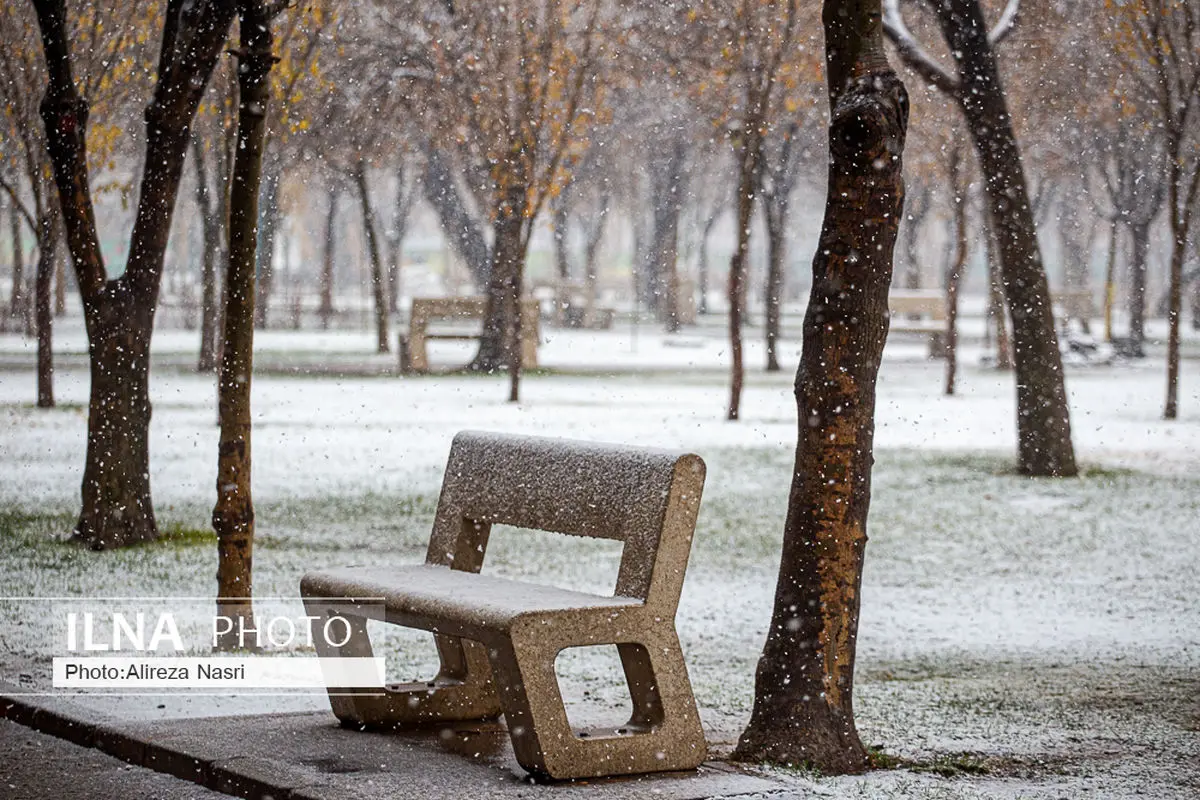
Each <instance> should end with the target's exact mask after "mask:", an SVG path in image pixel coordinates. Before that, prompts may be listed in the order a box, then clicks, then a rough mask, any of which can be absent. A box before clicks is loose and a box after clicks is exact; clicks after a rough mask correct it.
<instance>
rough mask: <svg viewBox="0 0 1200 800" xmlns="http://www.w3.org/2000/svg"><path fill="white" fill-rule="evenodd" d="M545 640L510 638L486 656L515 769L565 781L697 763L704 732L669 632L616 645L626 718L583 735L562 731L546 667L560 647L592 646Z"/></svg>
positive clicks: (562, 714) (565, 727)
mask: <svg viewBox="0 0 1200 800" xmlns="http://www.w3.org/2000/svg"><path fill="white" fill-rule="evenodd" d="M545 633H546V632H545V631H544V630H542V631H538V632H536V633H534V634H533V635H531V636H528V637H522V636H521V635H520V634H517V635H515V636H514V638H513V639H512V640H511V641H508V642H505V643H504V644H502V645H499V646H494V647H492V648H491V649H490V650H489V653H490V655H491V659H492V673H493V675H494V676H495V680H496V687H497V691H498V693H499V695H500V702H501V705H502V706H503V708H504V716H505V720H506V722H507V723H508V728H509V733H510V735H511V736H512V742H513V751H514V753H515V754H516V757H517V761H518V762H519V763H520V764H521V766H522V767H524V768H525V769H526V770H528V771H530V772H532V773H535V774H538V775H543V776H547V777H550V778H555V779H571V778H590V777H600V776H605V775H622V774H632V773H643V772H662V771H670V770H686V769H695V768H696V767H698V766H699V765H700V763H701V762H702V761H703V760H704V759H705V757H706V756H707V755H708V748H707V745H706V743H705V740H704V731H703V729H702V728H701V725H700V717H699V714H698V713H697V711H696V701H695V698H694V697H693V695H692V687H691V683H690V682H689V681H688V677H687V667H686V666H685V665H684V662H683V652H682V650H681V649H680V647H679V639H678V637H677V636H676V635H675V631H674V630H673V629H672V630H669V631H667V630H660V631H656V632H655V633H654V634H652V635H650V636H647V637H645V641H642V642H623V643H620V644H618V645H617V648H618V651H619V652H620V654H621V661H622V665H623V666H624V669H625V676H626V680H627V681H628V684H629V691H630V695H631V697H632V699H633V715H632V717H631V719H630V721H629V722H628V723H627V724H626V725H624V726H621V727H620V728H618V729H616V730H612V729H603V730H588V731H576V730H573V729H572V728H571V726H570V722H569V721H568V719H567V712H566V707H565V706H564V704H563V699H562V693H561V691H560V689H559V686H558V677H557V675H555V672H554V661H555V659H556V658H557V656H558V653H559V652H560V651H561V650H562V649H563V647H568V646H583V645H590V644H597V643H598V642H583V643H581V642H577V641H570V642H567V643H563V642H553V641H552V637H549V636H545V635H544V634H545ZM539 634H540V635H539ZM639 638H641V637H639Z"/></svg>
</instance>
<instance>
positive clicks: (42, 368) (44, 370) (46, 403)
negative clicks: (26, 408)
mask: <svg viewBox="0 0 1200 800" xmlns="http://www.w3.org/2000/svg"><path fill="white" fill-rule="evenodd" d="M56 208H58V203H57V201H56V200H55V198H53V197H49V198H47V209H46V212H45V214H43V215H42V217H41V219H39V220H38V263H37V276H36V277H35V279H34V284H33V317H34V328H35V330H36V331H37V405H38V408H54V347H53V342H54V305H53V303H54V298H53V291H52V289H51V286H52V282H53V280H54V273H55V271H56V267H57V265H58V264H59V262H60V261H61V259H59V257H58V223H57V220H56V216H57V214H56V212H55V209H56Z"/></svg>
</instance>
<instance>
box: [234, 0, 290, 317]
mask: <svg viewBox="0 0 1200 800" xmlns="http://www.w3.org/2000/svg"><path fill="white" fill-rule="evenodd" d="M251 1H253V0H251ZM235 161H236V157H235ZM278 161H279V159H278V157H275V158H272V159H271V162H272V163H271V165H270V168H269V169H268V170H267V171H266V173H265V175H264V176H263V183H264V184H265V186H264V190H265V191H263V198H262V199H263V202H262V208H261V209H260V210H259V215H260V216H261V219H260V221H259V226H260V229H259V231H258V237H259V243H258V251H257V256H256V258H257V259H258V279H257V283H258V300H257V302H256V303H255V305H254V324H255V326H256V327H258V328H266V327H267V321H268V318H269V316H270V312H271V298H272V297H274V296H275V242H276V241H277V240H278V236H279V222H280V217H281V211H280V208H279V184H280V181H281V179H282V177H283V176H282V175H281V171H282V165H281V164H278V163H277V162H278Z"/></svg>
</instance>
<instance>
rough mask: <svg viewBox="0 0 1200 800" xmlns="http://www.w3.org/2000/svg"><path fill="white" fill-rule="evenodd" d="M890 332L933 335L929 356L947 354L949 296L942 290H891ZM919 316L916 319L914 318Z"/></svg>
mask: <svg viewBox="0 0 1200 800" xmlns="http://www.w3.org/2000/svg"><path fill="white" fill-rule="evenodd" d="M888 314H889V315H890V317H891V326H890V328H889V332H900V333H926V334H929V357H930V358H942V357H943V356H945V354H946V295H945V294H944V293H942V292H940V291H934V290H930V291H921V290H919V289H917V290H912V289H910V290H902V291H896V290H892V291H891V292H888ZM914 317H915V319H914Z"/></svg>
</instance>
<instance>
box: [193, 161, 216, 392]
mask: <svg viewBox="0 0 1200 800" xmlns="http://www.w3.org/2000/svg"><path fill="white" fill-rule="evenodd" d="M192 159H193V160H194V161H195V162H196V163H195V166H196V207H197V209H198V210H199V212H200V228H201V231H202V232H203V240H204V244H203V245H202V249H203V252H202V253H201V254H200V264H201V266H200V287H201V288H200V293H201V295H200V357H199V359H198V360H197V362H196V369H197V371H199V372H212V371H213V370H214V369H216V366H217V259H218V258H219V257H220V255H221V220H220V219H218V218H217V210H216V208H215V207H214V204H213V201H212V192H211V190H210V188H209V176H208V168H207V162H206V160H205V158H204V144H203V143H202V142H201V141H200V140H199V139H193V140H192Z"/></svg>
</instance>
